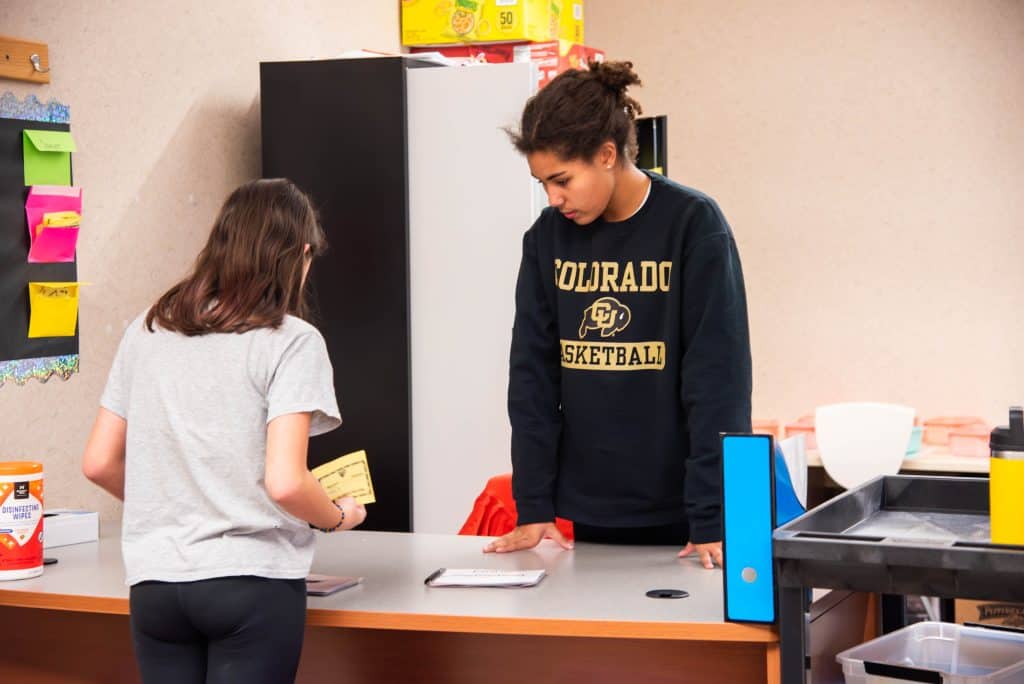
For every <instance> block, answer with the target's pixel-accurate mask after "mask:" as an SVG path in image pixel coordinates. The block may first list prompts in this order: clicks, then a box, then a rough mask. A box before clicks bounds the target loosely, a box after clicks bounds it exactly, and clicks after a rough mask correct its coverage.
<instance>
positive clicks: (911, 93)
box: [586, 0, 1024, 424]
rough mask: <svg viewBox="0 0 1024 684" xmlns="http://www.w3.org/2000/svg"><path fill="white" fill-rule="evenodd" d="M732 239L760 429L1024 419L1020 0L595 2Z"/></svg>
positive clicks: (678, 161)
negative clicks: (841, 419)
mask: <svg viewBox="0 0 1024 684" xmlns="http://www.w3.org/2000/svg"><path fill="white" fill-rule="evenodd" d="M586 21H587V24H586V37H587V42H588V43H590V44H591V45H594V46H597V47H601V48H605V49H606V50H607V51H608V55H609V57H611V58H619V59H631V60H632V61H633V62H634V63H635V65H636V68H637V70H638V72H639V74H640V76H641V78H643V79H644V81H645V82H646V86H645V87H644V88H641V89H638V90H637V93H636V95H637V96H638V99H639V100H640V102H641V104H643V105H645V106H646V110H647V111H648V113H652V114H653V113H658V114H668V115H669V151H670V153H669V165H670V170H671V176H672V177H673V178H674V179H675V180H677V181H680V182H682V183H684V184H686V185H691V186H694V187H697V188H700V189H702V190H704V191H705V192H708V193H709V194H711V195H712V196H713V197H715V198H716V199H717V200H718V201H719V203H720V204H721V205H722V207H723V209H724V211H725V213H726V216H727V217H728V218H729V219H730V222H731V223H732V225H733V228H734V229H735V232H736V235H737V238H738V241H739V244H740V249H741V254H742V257H743V262H744V269H745V272H746V278H747V288H748V292H749V297H750V318H751V325H752V334H753V341H752V343H753V351H754V368H755V377H754V381H755V390H754V406H755V414H756V415H757V416H759V417H765V418H780V419H783V420H788V419H792V418H795V417H796V416H798V415H799V414H800V413H802V412H804V411H809V410H811V409H813V407H814V406H815V405H817V404H821V403H827V402H832V401H846V400H879V401H894V402H904V403H907V404H910V405H912V406H915V407H916V408H917V409H918V413H919V415H923V416H926V417H927V416H934V415H937V414H947V415H948V414H961V413H969V414H979V415H982V416H984V417H986V418H987V419H988V420H989V421H1001V422H1002V423H1004V424H1005V422H1006V415H1007V414H1006V409H1007V406H1008V405H1009V404H1010V403H1011V402H1017V403H1020V402H1024V308H1022V303H1024V199H1022V198H1024V3H1021V2H1016V1H1014V0H1005V1H1003V2H995V1H985V0H962V1H960V2H952V1H949V0H918V1H909V2H895V1H883V0H877V1H870V2H839V1H831V2H820V1H819V0H802V1H801V0H788V1H784V2H756V1H754V0H749V1H746V2H738V1H731V2H727V1H722V0H691V1H687V2H680V1H678V0H632V1H631V2H628V3H627V2H615V1H613V0H588V2H587V15H586Z"/></svg>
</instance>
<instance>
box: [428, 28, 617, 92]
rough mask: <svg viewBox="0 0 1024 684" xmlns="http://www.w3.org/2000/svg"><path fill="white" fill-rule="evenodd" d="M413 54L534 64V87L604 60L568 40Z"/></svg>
mask: <svg viewBox="0 0 1024 684" xmlns="http://www.w3.org/2000/svg"><path fill="white" fill-rule="evenodd" d="M412 51H413V52H414V53H419V52H439V53H441V54H442V55H444V56H445V57H448V58H449V59H453V60H456V61H460V62H467V63H469V62H479V63H487V64H505V63H508V62H533V63H534V64H536V65H537V87H538V89H540V88H543V87H544V86H546V85H547V84H548V83H549V82H550V81H551V79H553V78H554V77H555V76H557V75H558V74H560V73H562V72H563V71H565V70H566V69H586V68H587V64H588V62H590V61H597V62H600V61H603V60H604V51H603V50H598V49H597V48H592V47H589V46H586V45H580V44H578V43H570V42H569V41H567V40H556V41H548V42H546V43H499V44H496V45H453V46H448V47H437V48H429V49H427V48H413V49H412Z"/></svg>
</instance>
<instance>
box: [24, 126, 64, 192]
mask: <svg viewBox="0 0 1024 684" xmlns="http://www.w3.org/2000/svg"><path fill="white" fill-rule="evenodd" d="M22 148H23V150H24V156H25V185H71V153H72V152H74V151H75V140H74V138H72V137H71V134H70V133H68V132H67V131H29V130H26V131H25V133H24V139H23V142H22Z"/></svg>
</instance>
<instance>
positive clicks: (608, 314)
mask: <svg viewBox="0 0 1024 684" xmlns="http://www.w3.org/2000/svg"><path fill="white" fill-rule="evenodd" d="M631 318H632V314H631V313H630V311H629V307H628V306H626V305H625V304H623V303H622V302H620V301H619V300H617V299H616V298H615V297H601V298H600V299H598V300H596V301H595V302H594V303H593V304H591V305H590V306H588V307H587V308H586V310H585V311H584V312H583V322H581V323H580V339H581V340H582V339H583V338H584V337H586V336H587V333H588V332H589V331H591V330H598V331H600V332H601V337H613V336H614V335H615V333H617V332H622V331H623V330H625V329H626V326H627V325H629V321H630V319H631Z"/></svg>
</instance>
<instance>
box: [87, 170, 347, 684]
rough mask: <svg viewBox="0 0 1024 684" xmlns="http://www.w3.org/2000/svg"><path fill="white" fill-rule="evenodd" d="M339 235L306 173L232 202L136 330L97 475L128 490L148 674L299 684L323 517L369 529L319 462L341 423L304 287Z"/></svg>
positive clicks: (104, 429) (92, 443) (135, 614)
mask: <svg viewBox="0 0 1024 684" xmlns="http://www.w3.org/2000/svg"><path fill="white" fill-rule="evenodd" d="M325 246H326V245H325V238H324V234H323V230H322V229H321V227H320V225H319V223H318V221H317V219H316V213H315V211H314V210H313V207H312V205H311V203H310V201H309V198H308V197H307V196H306V195H305V194H303V193H302V191H300V190H299V189H298V188H297V187H296V186H295V185H294V184H292V183H291V182H290V181H287V180H283V179H275V180H256V181H252V182H249V183H246V184H245V185H242V186H241V187H239V188H238V189H237V190H235V191H234V192H233V193H231V195H230V196H229V197H228V199H227V201H226V202H225V203H224V206H223V207H222V208H221V211H220V214H219V215H218V217H217V220H216V222H215V223H214V226H213V230H212V232H211V233H210V237H209V240H208V241H207V244H206V246H205V247H204V248H203V250H202V251H201V252H200V253H199V256H198V257H197V259H196V264H195V267H194V269H193V272H192V273H191V274H190V275H189V276H188V277H187V278H185V279H184V280H183V281H181V282H180V283H178V284H177V285H175V286H174V287H172V288H171V289H170V290H168V291H167V292H166V293H165V294H164V295H163V296H161V297H160V298H159V299H158V300H157V302H156V303H155V304H154V305H153V306H152V307H151V308H150V309H149V310H148V311H147V312H145V313H144V314H142V315H140V316H139V317H138V318H137V319H136V320H135V321H133V322H132V323H131V325H129V326H128V329H127V330H126V331H125V333H124V337H123V338H122V340H121V344H120V346H119V347H118V350H117V355H116V357H115V358H114V363H113V366H112V368H111V369H110V377H109V379H108V380H107V385H106V389H105V390H104V392H103V396H102V398H101V399H100V406H101V408H100V410H99V415H98V416H97V418H96V423H95V426H94V427H93V431H92V435H91V436H90V438H89V443H88V445H87V446H86V450H85V456H84V459H83V466H82V468H83V471H84V473H85V475H86V476H87V477H88V478H89V479H90V480H92V481H93V482H95V483H96V484H98V485H100V486H101V487H103V488H104V489H106V490H107V491H108V492H110V493H111V494H113V495H114V496H116V497H118V498H119V499H123V500H124V521H123V532H122V548H123V553H124V562H125V571H126V574H127V580H126V582H127V584H128V585H129V586H130V587H131V589H130V608H131V625H132V637H133V640H134V644H135V653H136V659H137V660H138V663H139V669H140V671H141V673H142V678H143V680H144V681H146V682H155V681H174V682H184V681H207V682H212V681H221V680H222V679H223V680H224V681H227V680H230V681H245V682H280V681H290V680H292V679H294V676H295V671H296V669H297V667H298V662H299V655H300V652H301V649H302V635H303V627H304V623H305V612H306V593H305V577H306V575H307V574H308V573H309V568H310V564H311V563H312V558H313V532H312V530H311V529H310V528H311V527H315V528H319V529H321V530H322V531H325V532H333V531H335V530H347V529H351V528H353V527H355V526H356V525H359V524H360V523H361V522H362V521H363V519H364V518H365V516H366V511H365V509H364V508H363V507H362V506H361V505H360V504H358V503H356V502H355V501H354V500H353V499H352V498H351V497H346V498H345V499H339V500H337V501H331V499H330V498H329V497H328V496H327V494H326V493H325V492H324V490H323V489H322V488H321V487H320V484H319V483H318V482H317V481H316V480H315V479H314V478H313V476H312V474H311V473H310V472H309V471H308V470H307V468H306V450H307V446H308V441H309V437H310V436H312V435H318V434H322V433H324V432H328V431H330V430H333V429H335V428H336V427H338V426H339V425H340V424H341V417H340V415H339V412H338V405H337V401H336V399H335V394H334V385H333V380H332V378H333V372H332V369H331V362H330V359H329V358H328V356H327V347H326V345H325V344H324V340H323V338H322V337H321V335H320V333H319V332H318V331H317V330H316V328H314V327H313V326H312V325H310V324H309V323H307V322H305V321H304V320H303V316H304V314H305V310H306V301H305V299H306V289H305V287H304V286H305V280H306V274H307V273H308V270H309V267H310V264H311V262H312V260H313V258H314V257H315V256H316V255H317V254H319V253H320V252H322V251H323V249H324V247H325Z"/></svg>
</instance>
